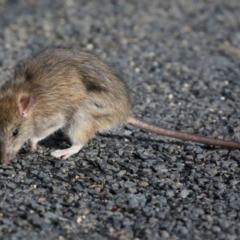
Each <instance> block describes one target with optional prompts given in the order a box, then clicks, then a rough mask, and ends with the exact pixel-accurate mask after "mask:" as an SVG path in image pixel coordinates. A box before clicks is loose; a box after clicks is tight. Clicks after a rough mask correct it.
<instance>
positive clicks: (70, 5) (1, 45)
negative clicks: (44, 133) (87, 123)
mask: <svg viewBox="0 0 240 240" xmlns="http://www.w3.org/2000/svg"><path fill="white" fill-rule="evenodd" d="M49 45H63V46H72V47H78V48H81V49H84V50H88V51H92V52H94V53H97V54H98V55H100V56H101V57H102V58H103V59H105V60H107V61H110V62H111V63H113V64H114V65H115V66H117V67H119V68H121V69H122V74H123V75H124V76H125V81H126V82H127V84H128V86H129V88H130V89H131V92H132V93H131V97H132V110H133V112H134V114H135V115H136V116H138V117H140V118H143V119H145V120H147V121H150V122H154V123H158V124H161V125H163V126H165V127H169V128H172V129H178V130H182V131H186V132H194V133H197V134H201V135H204V136H212V137H215V138H219V139H228V140H236V141H240V117H239V116H240V80H239V79H240V1H239V0H228V1H225V0H218V1H217V0H216V1H214V0H202V1H195V0H169V1H168V0H165V1H159V0H151V1H147V0H142V1H138V0H132V1H126V0H122V1H114V0H99V1H93V0H90V1H89V0H79V1H78V0H65V1H64V0H58V1H48V0H41V1H36V0H28V1H27V0H26V1H16V0H11V1H6V0H0V73H1V79H0V81H1V82H4V81H5V80H6V79H8V78H10V77H11V74H12V71H13V69H14V66H15V65H16V64H17V63H18V61H21V60H22V59H24V58H26V57H27V56H29V55H31V54H32V53H34V52H35V51H38V50H40V49H41V48H43V47H46V46H49ZM66 99H67V96H66ZM0 114H2V113H0ZM4 114H5V113H4ZM6 114H7V113H6ZM0 124H1V123H0ZM67 145H68V143H67V142H66V141H59V139H58V136H53V137H52V138H51V139H49V140H48V141H45V142H44V143H43V144H41V145H40V146H39V148H38V150H37V151H36V152H35V153H31V152H29V150H28V149H27V147H24V148H23V149H22V150H21V151H20V153H19V154H18V155H17V156H16V157H15V158H14V159H13V160H12V161H11V163H10V164H9V165H5V166H0V239H4V240H5V239H6V240H7V239H11V240H18V239H26V240H35V239H37V240H41V239H45V240H46V239H49V240H51V239H57V240H65V239H91V240H93V239H96V240H101V239H120V240H125V239H134V240H138V239H150V240H155V239H171V240H177V239H184V240H185V239H189V240H193V239H194V240H195V239H196V240H198V239H199V240H201V239H206V240H207V239H221V240H226V239H227V240H237V239H240V237H239V236H240V168H239V167H240V160H239V157H240V152H239V150H227V149H223V148H213V147H209V146H204V145H201V144H194V143H188V142H182V141H180V140H174V139H168V138H164V137H161V136H156V135H155V134H150V133H145V132H143V131H141V130H139V129H136V128H134V127H130V126H122V127H119V129H116V130H113V131H111V132H109V133H106V134H100V135H98V136H96V137H95V138H94V139H92V140H91V141H90V142H89V143H88V144H87V145H86V146H85V147H84V148H83V149H82V150H81V151H80V152H79V154H77V155H76V156H73V157H71V158H70V159H69V160H67V161H60V160H54V159H53V158H52V157H51V156H50V152H51V151H53V150H54V149H55V148H57V147H64V146H67Z"/></svg>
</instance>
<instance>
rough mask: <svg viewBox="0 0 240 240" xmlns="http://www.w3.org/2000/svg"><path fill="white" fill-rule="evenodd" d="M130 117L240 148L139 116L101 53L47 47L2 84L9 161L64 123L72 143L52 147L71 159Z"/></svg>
mask: <svg viewBox="0 0 240 240" xmlns="http://www.w3.org/2000/svg"><path fill="white" fill-rule="evenodd" d="M123 123H127V124H130V125H133V126H135V127H138V128H141V129H143V130H147V131H150V132H153V133H157V134H160V135H164V136H168V137H173V138H179V139H182V140H188V141H194V142H198V143H203V144H209V145H216V146H223V147H226V148H238V149H240V143H238V142H233V141H224V140H218V139H213V138H208V137H202V136H197V135H194V134H188V133H183V132H180V131H176V130H171V129H167V128H163V127H160V126H157V125H154V124H150V123H147V122H144V121H142V120H140V119H137V118H135V117H134V116H133V114H132V113H131V110H130V98H129V93H128V90H127V87H126V85H125V84H124V82H123V81H122V80H121V77H119V74H118V73H117V72H115V71H114V70H113V69H112V68H111V67H110V66H109V65H108V64H107V63H105V62H104V61H102V60H101V59H100V58H98V57H97V56H95V55H93V54H91V53H88V52H84V51H80V50H76V49H67V48H61V47H57V48H46V49H44V50H42V51H40V52H39V53H37V54H36V55H34V56H33V57H31V58H29V59H27V60H25V61H24V62H23V63H22V64H21V65H20V66H19V67H17V68H16V70H15V73H14V76H13V77H12V78H11V79H10V80H8V81H6V82H5V83H4V84H3V85H2V86H1V88H0V160H1V162H2V163H8V162H9V161H10V159H11V158H12V157H13V156H14V155H15V154H16V153H17V152H18V151H19V150H20V148H21V147H22V146H23V144H24V143H25V142H27V141H28V142H29V147H30V150H32V151H34V150H36V147H37V143H38V142H39V141H41V140H42V139H44V138H46V137H47V136H49V135H50V134H52V133H54V132H55V131H57V130H58V129H63V131H64V133H65V134H66V135H67V136H68V137H69V139H70V141H71V144H72V145H71V147H69V148H66V149H60V150H56V151H54V152H52V153H51V155H52V156H53V157H54V158H61V159H67V158H68V157H70V156H71V155H73V154H76V153H78V152H79V151H80V149H81V148H82V147H83V146H84V144H85V143H87V142H88V140H89V139H90V138H92V137H93V136H94V135H95V133H97V132H102V131H105V130H110V129H112V128H114V127H116V126H118V125H119V124H123Z"/></svg>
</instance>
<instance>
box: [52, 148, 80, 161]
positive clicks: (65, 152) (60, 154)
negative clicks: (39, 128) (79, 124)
mask: <svg viewBox="0 0 240 240" xmlns="http://www.w3.org/2000/svg"><path fill="white" fill-rule="evenodd" d="M81 148H82V145H73V146H71V147H70V148H66V149H62V150H56V151H54V152H52V153H51V155H52V156H53V157H55V158H61V159H67V158H69V157H70V156H71V155H73V154H75V153H78V152H79V150H80V149H81Z"/></svg>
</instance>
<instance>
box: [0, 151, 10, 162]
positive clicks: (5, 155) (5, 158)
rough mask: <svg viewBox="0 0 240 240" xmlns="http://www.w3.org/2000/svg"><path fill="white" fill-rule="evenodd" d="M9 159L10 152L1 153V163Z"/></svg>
mask: <svg viewBox="0 0 240 240" xmlns="http://www.w3.org/2000/svg"><path fill="white" fill-rule="evenodd" d="M10 160H11V154H10V153H2V154H1V163H2V164H6V163H9V161H10Z"/></svg>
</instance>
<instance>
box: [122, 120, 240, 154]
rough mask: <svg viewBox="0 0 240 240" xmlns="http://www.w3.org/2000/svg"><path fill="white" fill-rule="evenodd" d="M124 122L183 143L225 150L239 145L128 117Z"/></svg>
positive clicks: (239, 144)
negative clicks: (195, 143)
mask: <svg viewBox="0 0 240 240" xmlns="http://www.w3.org/2000/svg"><path fill="white" fill-rule="evenodd" d="M126 122H127V123H128V124H130V125H132V126H135V127H138V128H141V129H143V130H146V131H149V132H153V133H156V134H159V135H163V136H166V137H171V138H178V139H181V140H185V141H191V142H197V143H203V144H207V145H214V146H221V147H226V148H237V149H240V143H239V142H234V141H227V140H220V139H214V138H209V137H202V136H198V135H195V134H190V133H184V132H180V131H177V130H171V129H168V128H164V127H160V126H157V125H154V124H150V123H147V122H144V121H142V120H139V119H137V118H135V117H132V116H129V117H128V118H127V119H126Z"/></svg>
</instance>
